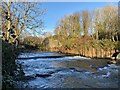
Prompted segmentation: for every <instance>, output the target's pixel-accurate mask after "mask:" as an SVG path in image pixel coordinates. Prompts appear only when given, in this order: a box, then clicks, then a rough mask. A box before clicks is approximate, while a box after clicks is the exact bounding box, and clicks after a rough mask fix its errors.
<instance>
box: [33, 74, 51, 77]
mask: <svg viewBox="0 0 120 90" xmlns="http://www.w3.org/2000/svg"><path fill="white" fill-rule="evenodd" d="M49 76H51V74H47V73H46V74H36V76H35V77H43V78H46V77H49Z"/></svg>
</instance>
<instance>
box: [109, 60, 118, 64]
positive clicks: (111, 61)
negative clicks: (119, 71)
mask: <svg viewBox="0 0 120 90" xmlns="http://www.w3.org/2000/svg"><path fill="white" fill-rule="evenodd" d="M107 63H108V64H116V63H117V62H116V60H110V61H108V62H107Z"/></svg>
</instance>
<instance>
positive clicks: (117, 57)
mask: <svg viewBox="0 0 120 90" xmlns="http://www.w3.org/2000/svg"><path fill="white" fill-rule="evenodd" d="M116 59H117V60H120V52H119V53H118V54H117V56H116Z"/></svg>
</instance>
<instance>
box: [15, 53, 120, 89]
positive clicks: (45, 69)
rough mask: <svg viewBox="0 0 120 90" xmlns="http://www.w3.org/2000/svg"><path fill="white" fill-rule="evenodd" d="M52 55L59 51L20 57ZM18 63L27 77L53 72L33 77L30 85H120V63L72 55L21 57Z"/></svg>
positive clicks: (51, 86) (95, 86)
mask: <svg viewBox="0 0 120 90" xmlns="http://www.w3.org/2000/svg"><path fill="white" fill-rule="evenodd" d="M52 55H57V53H46V52H45V53H41V52H40V53H22V54H21V55H20V56H19V57H33V56H52ZM17 62H18V63H21V64H22V67H23V70H24V73H25V76H32V77H35V75H36V74H50V73H51V72H53V73H52V74H51V76H49V77H46V78H43V77H35V78H34V79H33V80H28V87H33V88H118V69H120V66H117V65H114V64H111V65H105V66H103V65H102V63H101V62H103V61H99V60H98V61H95V60H92V59H90V58H85V57H81V56H74V57H72V56H71V57H62V58H44V59H42V58H38V59H29V60H17ZM99 64H100V65H99ZM93 66H94V67H95V68H94V67H93ZM96 67H97V68H96Z"/></svg>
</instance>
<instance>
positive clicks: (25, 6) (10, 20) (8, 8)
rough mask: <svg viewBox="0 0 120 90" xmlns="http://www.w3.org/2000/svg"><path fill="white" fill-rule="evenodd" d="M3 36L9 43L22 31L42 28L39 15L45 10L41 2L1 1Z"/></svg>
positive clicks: (34, 30) (38, 30) (35, 30)
mask: <svg viewBox="0 0 120 90" xmlns="http://www.w3.org/2000/svg"><path fill="white" fill-rule="evenodd" d="M1 5H2V17H3V20H2V22H3V23H2V30H3V33H4V34H3V36H4V38H5V40H6V41H8V42H9V43H11V42H15V40H16V39H17V38H18V37H19V36H20V34H21V32H22V31H27V32H30V33H33V32H37V33H40V30H42V28H43V21H42V19H41V16H42V15H43V14H44V13H45V10H43V9H41V8H40V5H41V3H32V2H8V3H7V2H2V4H1Z"/></svg>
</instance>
